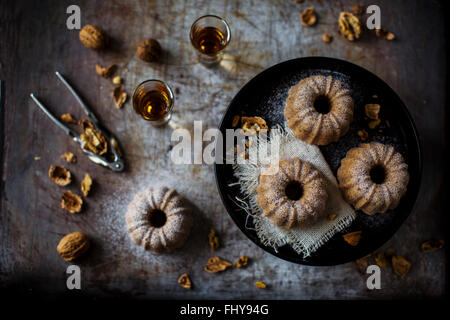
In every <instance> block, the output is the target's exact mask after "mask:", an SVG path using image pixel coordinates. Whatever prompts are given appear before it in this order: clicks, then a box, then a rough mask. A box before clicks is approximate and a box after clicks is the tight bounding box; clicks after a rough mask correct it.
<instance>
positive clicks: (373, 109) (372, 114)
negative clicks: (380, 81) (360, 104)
mask: <svg viewBox="0 0 450 320" xmlns="http://www.w3.org/2000/svg"><path fill="white" fill-rule="evenodd" d="M364 109H365V113H366V116H367V117H368V118H369V119H373V120H378V114H379V113H380V109H381V107H380V105H379V104H378V103H368V104H366V105H365V106H364Z"/></svg>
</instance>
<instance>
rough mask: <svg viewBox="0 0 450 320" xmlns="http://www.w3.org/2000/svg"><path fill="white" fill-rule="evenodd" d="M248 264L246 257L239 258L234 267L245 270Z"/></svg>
mask: <svg viewBox="0 0 450 320" xmlns="http://www.w3.org/2000/svg"><path fill="white" fill-rule="evenodd" d="M247 263H248V257H247V256H240V257H239V259H238V260H237V261H236V267H237V268H245V267H246V266H247Z"/></svg>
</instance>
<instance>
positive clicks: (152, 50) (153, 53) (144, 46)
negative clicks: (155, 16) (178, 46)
mask: <svg viewBox="0 0 450 320" xmlns="http://www.w3.org/2000/svg"><path fill="white" fill-rule="evenodd" d="M161 53H162V49H161V45H160V44H159V42H158V41H157V40H155V39H145V40H143V41H141V42H139V44H138V47H137V52H136V54H137V56H138V57H139V59H141V60H143V61H146V62H155V61H157V60H159V58H160V57H161Z"/></svg>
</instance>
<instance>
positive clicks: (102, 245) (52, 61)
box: [0, 0, 446, 299]
mask: <svg viewBox="0 0 450 320" xmlns="http://www.w3.org/2000/svg"><path fill="white" fill-rule="evenodd" d="M70 4H73V1H57V2H54V1H39V2H36V1H35V2H28V1H6V3H3V4H2V9H1V10H0V79H2V80H4V81H5V93H6V101H5V103H4V104H3V106H2V108H1V113H0V114H1V116H0V117H1V118H0V119H1V124H0V127H1V131H2V135H1V160H2V180H1V214H0V286H1V287H2V288H9V289H17V290H19V291H22V292H29V291H32V292H38V293H42V294H46V295H47V294H48V295H53V294H61V293H65V292H66V293H67V292H68V290H67V289H66V284H65V281H66V273H65V271H66V267H67V266H68V263H66V262H64V261H63V260H62V259H61V258H60V257H59V256H58V254H57V252H56V249H55V248H56V245H57V243H58V241H59V240H60V238H61V237H62V236H63V235H64V234H66V233H69V232H73V231H77V230H78V231H83V232H85V233H86V234H88V235H89V236H90V237H91V238H92V239H93V247H92V250H91V251H90V253H89V254H88V256H86V257H85V258H84V259H82V260H80V261H79V262H77V264H78V265H79V266H80V267H81V270H82V290H81V294H83V295H88V296H111V295H114V296H117V295H124V296H129V297H150V298H210V299H211V298H212V299H215V298H223V299H229V298H235V299H240V298H250V299H253V298H260V299H273V298H275V299H310V298H314V299H317V298H319V299H320V298H327V299H328V298H339V299H350V298H369V299H372V298H375V299H378V298H394V297H396V298H398V297H421V296H426V297H438V296H441V295H442V294H443V293H444V291H445V283H444V281H445V256H444V251H443V250H441V251H438V252H434V253H430V254H423V253H421V252H420V250H419V246H420V244H421V242H422V241H425V240H428V239H429V238H443V237H444V225H443V221H444V214H445V212H444V208H443V192H444V190H443V188H444V185H443V182H444V181H443V175H442V170H443V150H444V104H445V88H446V83H445V79H446V73H445V57H446V52H445V36H444V14H443V10H442V9H443V8H442V5H441V4H440V3H439V2H438V1H408V3H407V4H406V3H405V2H400V1H395V2H393V1H378V4H379V6H380V7H381V17H382V25H383V26H385V27H386V28H387V29H389V30H391V31H393V32H394V33H395V34H396V36H397V39H396V40H395V41H392V42H389V41H386V40H382V39H378V38H376V37H375V35H374V34H373V33H370V32H368V31H366V32H365V34H364V35H363V37H362V38H361V39H360V40H359V41H357V42H354V43H352V42H349V41H347V40H346V39H344V38H342V37H341V36H340V35H338V33H337V17H338V15H339V12H340V11H342V10H348V11H350V10H351V7H352V6H353V5H354V4H356V2H355V1H333V2H328V1H305V3H302V4H295V3H294V1H276V0H271V1H269V0H259V1H228V2H224V1H219V0H214V1H209V0H208V1H199V0H198V1H108V2H105V1H78V2H77V4H78V5H79V6H80V8H81V15H82V24H83V25H84V24H87V23H90V24H95V25H99V26H101V27H102V28H103V29H104V30H105V31H106V32H107V33H108V34H109V35H110V36H111V37H112V38H113V42H112V46H111V49H110V50H107V51H104V52H94V51H91V50H89V49H87V48H84V47H83V46H82V45H81V43H80V41H79V40H78V31H77V30H68V29H67V28H66V19H67V17H68V15H67V14H66V13H65V12H66V8H67V7H68V6H69V5H70ZM360 4H366V3H360ZM310 5H312V6H314V7H315V8H316V10H317V13H318V17H319V20H318V24H317V25H316V26H314V27H309V28H307V27H303V26H302V25H301V23H300V21H299V12H300V11H301V10H303V9H304V8H306V7H308V6H310ZM208 13H210V14H217V15H219V16H222V17H224V18H225V19H226V20H227V21H228V22H229V24H230V26H231V30H232V40H231V44H230V46H229V47H228V48H227V53H228V54H229V56H228V63H227V64H226V65H225V67H222V68H215V69H207V68H205V67H203V66H202V65H200V64H198V63H197V60H196V57H195V53H194V51H193V49H192V47H191V45H190V43H189V37H188V32H189V27H190V25H191V23H192V22H193V21H194V20H195V19H196V18H197V17H199V16H201V15H203V14H208ZM324 32H327V33H329V34H331V35H332V36H333V41H332V43H331V44H325V43H323V42H322V40H321V37H322V34H323V33H324ZM146 37H153V38H156V39H158V40H159V41H160V43H161V45H162V47H163V49H164V52H163V57H162V59H161V61H160V63H153V64H147V63H144V62H142V61H140V60H139V59H137V57H136V55H135V50H136V45H137V43H138V42H139V41H140V40H142V39H144V38H146ZM311 55H323V56H331V57H336V58H341V59H346V60H349V61H351V62H354V63H357V64H359V65H361V66H363V67H365V68H367V69H369V70H371V71H372V72H374V73H375V74H377V75H378V76H380V77H381V78H382V79H384V80H385V81H386V82H387V83H388V84H390V85H391V86H392V87H393V88H394V90H396V91H397V93H398V94H399V95H400V97H401V98H402V99H403V100H404V101H405V103H406V105H407V106H408V108H409V110H410V112H411V113H412V115H413V118H414V119H415V121H416V125H417V127H418V129H419V133H420V136H421V139H422V146H423V155H424V172H423V184H422V188H421V193H420V195H419V198H418V202H417V205H416V207H415V210H414V212H413V213H412V214H411V216H410V217H409V218H408V219H407V221H406V223H405V224H404V225H403V226H402V228H401V229H400V230H399V231H398V233H397V234H396V235H395V236H394V237H393V239H391V240H390V241H389V243H387V244H386V246H385V247H384V248H387V247H393V248H395V249H396V251H397V253H398V254H400V255H402V256H404V257H406V258H407V259H408V260H410V261H411V263H412V268H411V270H410V272H409V273H408V274H407V276H406V277H405V278H403V279H400V278H399V277H397V276H396V275H394V274H393V272H392V270H391V269H390V267H388V268H385V269H383V270H382V289H381V290H373V291H370V290H368V289H367V288H366V283H365V280H366V277H367V275H364V274H361V273H360V272H359V271H358V268H357V266H356V264H354V263H348V264H345V265H339V266H336V267H306V266H299V265H294V264H291V263H289V262H285V261H282V260H279V259H277V258H275V257H273V256H271V255H270V254H268V253H265V252H264V251H263V250H261V249H260V248H258V247H257V246H255V245H254V244H253V243H252V242H250V241H249V240H248V239H247V238H246V237H245V236H244V235H243V234H242V233H241V232H240V231H239V230H238V228H237V227H236V226H235V225H234V224H233V222H232V220H231V219H230V218H229V216H228V215H227V213H226V212H225V209H224V207H223V206H222V204H221V201H220V198H219V195H218V192H217V190H216V185H215V181H214V173H213V167H212V166H207V165H174V164H173V163H172V162H171V161H170V150H171V148H172V147H173V145H174V144H175V142H171V141H170V136H171V132H172V130H171V128H170V127H165V128H162V129H156V128H153V127H152V126H150V125H149V124H148V123H146V122H145V121H143V120H141V119H140V118H139V117H138V116H137V115H136V114H135V113H134V112H133V110H132V108H131V103H130V101H128V102H127V103H126V105H125V107H124V108H123V109H121V110H116V108H115V107H114V104H113V100H112V97H111V92H112V88H113V84H112V83H111V82H110V81H108V80H106V79H103V78H100V77H99V76H97V75H96V73H95V67H94V66H95V64H96V63H99V64H101V65H109V64H110V63H117V64H118V66H119V70H118V72H117V74H119V75H120V76H121V77H122V78H123V79H124V87H125V90H126V91H127V92H128V93H129V94H130V93H132V90H133V88H134V87H135V85H136V84H137V83H139V82H140V81H142V80H144V79H149V78H159V79H163V80H165V81H167V82H168V83H169V84H170V85H171V86H172V88H173V89H174V91H175V95H176V101H175V114H174V122H175V123H178V124H180V125H183V126H187V127H188V126H189V124H192V121H193V120H202V121H203V125H204V128H213V127H217V126H218V124H219V121H220V119H221V117H222V115H223V112H224V111H225V109H226V107H227V105H228V103H229V102H230V101H231V99H232V97H233V96H234V94H236V92H237V91H238V90H239V88H240V87H241V86H243V85H244V84H245V83H246V82H247V81H248V80H249V79H251V78H252V77H253V76H254V75H256V74H257V73H258V72H260V71H262V70H263V69H265V68H267V67H269V66H271V65H273V64H276V63H278V62H280V61H284V60H287V59H290V58H295V57H301V56H311ZM55 70H59V71H60V72H62V73H63V74H64V75H66V76H67V78H68V79H70V80H71V82H72V84H73V85H74V86H75V87H76V88H77V89H78V90H79V91H80V92H81V93H82V94H83V96H84V98H85V100H86V101H87V102H88V104H90V105H91V106H92V109H93V110H95V112H96V114H97V115H98V116H99V118H100V119H101V121H102V122H103V123H104V124H105V125H106V127H108V128H109V129H110V130H112V131H113V132H114V133H115V134H116V136H117V137H118V138H119V140H120V142H121V144H122V147H123V149H124V151H125V156H126V160H127V164H128V167H127V170H126V172H123V173H119V174H118V173H113V172H111V171H109V170H107V169H103V168H101V167H98V166H96V165H95V164H93V163H91V162H90V161H89V160H88V159H87V158H86V157H84V156H83V155H82V154H81V152H79V150H78V149H77V147H76V145H75V144H74V143H73V142H72V141H70V139H69V137H67V136H65V135H64V134H62V132H61V131H60V129H58V128H57V127H56V126H55V125H53V124H51V123H50V122H49V120H48V119H47V118H46V117H45V115H44V114H43V113H42V112H41V111H39V110H38V109H37V108H36V106H35V105H34V104H33V102H32V101H31V99H30V98H29V93H30V92H34V93H36V94H37V95H38V96H39V97H41V98H42V100H43V101H44V102H45V103H46V105H48V107H49V108H50V109H51V110H52V112H54V113H55V114H57V115H60V114H62V113H65V112H70V113H72V114H73V115H75V116H76V117H78V118H80V117H81V116H82V114H81V110H80V108H79V106H78V105H77V104H76V102H75V101H74V99H73V98H72V97H71V96H70V95H69V93H68V92H67V91H66V89H65V88H64V87H63V86H62V84H61V83H59V82H58V80H57V79H56V77H55V75H54V71H55ZM65 151H72V152H74V153H75V154H76V155H77V156H78V162H77V164H73V165H67V166H68V167H69V168H70V170H71V171H72V173H73V175H74V176H75V181H74V182H73V183H72V184H71V185H70V186H69V188H68V189H70V190H74V191H78V190H79V183H80V181H81V179H82V177H83V176H84V173H85V172H88V173H90V174H91V176H92V177H93V179H94V181H95V182H94V183H95V184H94V187H93V192H92V194H91V195H90V196H89V197H88V198H87V200H86V201H85V202H86V206H85V209H84V211H83V212H82V213H80V214H75V215H71V214H68V213H66V212H64V211H63V210H62V209H61V208H60V198H61V194H62V192H63V188H61V187H58V186H56V185H55V184H53V183H52V182H51V181H50V180H49V179H48V176H47V171H48V168H49V166H50V165H51V164H63V160H62V159H60V155H61V154H62V153H64V152H65ZM35 157H40V160H35V159H34V158H35ZM161 184H163V185H167V186H169V187H176V188H177V189H178V190H179V191H180V192H181V193H183V194H184V195H185V196H186V197H187V198H188V199H189V200H190V201H191V202H192V203H193V204H194V205H195V206H196V210H195V227H194V229H193V231H192V235H191V237H190V239H189V241H188V243H187V244H186V246H185V247H184V248H183V249H181V250H178V251H176V252H174V253H173V254H170V255H162V256H154V255H152V254H151V253H148V252H144V251H143V250H141V249H140V248H139V247H137V246H136V245H134V243H132V242H131V240H130V239H129V238H128V235H127V233H126V231H125V223H124V213H125V211H126V207H127V204H128V202H129V201H130V200H131V199H132V198H133V196H134V195H135V193H136V192H138V191H139V190H140V189H142V188H144V187H145V186H148V185H161ZM210 228H215V229H216V230H217V231H218V232H219V235H220V237H221V241H222V244H223V246H222V247H221V248H220V249H219V250H218V251H217V252H216V253H217V254H218V255H219V256H221V257H223V258H226V259H229V260H235V259H236V258H238V257H239V256H240V255H244V254H245V255H248V256H249V257H250V260H251V262H250V264H249V266H248V267H247V268H246V269H233V270H228V271H226V272H224V273H221V274H208V273H206V272H205V271H203V266H204V265H205V263H206V261H207V259H208V258H209V257H210V256H211V255H212V253H211V252H210V249H209V246H208V242H207V234H208V231H209V229H210ZM184 272H187V273H188V274H189V275H190V276H191V279H192V281H193V283H194V288H193V290H190V291H187V290H185V289H183V288H181V287H180V286H179V285H178V284H177V278H178V276H179V275H180V274H182V273H184ZM258 280H262V281H264V282H266V283H267V284H269V288H268V289H266V290H261V289H258V288H256V287H255V285H254V282H255V281H258Z"/></svg>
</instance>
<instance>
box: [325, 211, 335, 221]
mask: <svg viewBox="0 0 450 320" xmlns="http://www.w3.org/2000/svg"><path fill="white" fill-rule="evenodd" d="M336 217H337V214H336V213H330V214H329V215H328V216H327V220H328V221H333V220H334V219H336Z"/></svg>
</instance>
